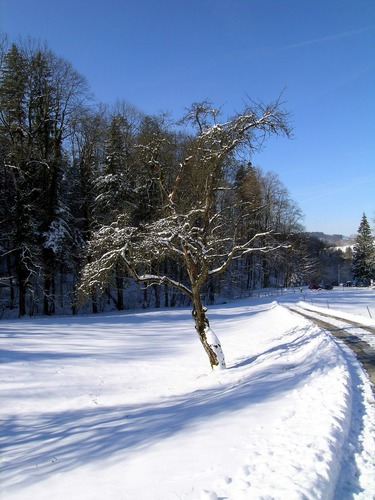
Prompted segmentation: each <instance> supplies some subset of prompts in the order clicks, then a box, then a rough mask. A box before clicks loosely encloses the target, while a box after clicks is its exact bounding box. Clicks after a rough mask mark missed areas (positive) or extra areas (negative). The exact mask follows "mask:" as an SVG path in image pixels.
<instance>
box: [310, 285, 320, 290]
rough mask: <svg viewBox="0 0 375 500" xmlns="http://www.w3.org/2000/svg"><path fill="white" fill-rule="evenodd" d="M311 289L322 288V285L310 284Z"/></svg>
mask: <svg viewBox="0 0 375 500" xmlns="http://www.w3.org/2000/svg"><path fill="white" fill-rule="evenodd" d="M309 289H310V290H321V289H322V287H321V286H320V285H310V286H309Z"/></svg>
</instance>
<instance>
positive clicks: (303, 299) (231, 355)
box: [0, 289, 375, 500]
mask: <svg viewBox="0 0 375 500" xmlns="http://www.w3.org/2000/svg"><path fill="white" fill-rule="evenodd" d="M374 301H375V291H374V290H369V289H363V290H353V291H351V290H340V291H321V292H319V293H316V294H314V293H313V292H310V291H307V290H304V292H303V293H302V294H301V293H299V292H296V293H293V292H292V291H291V292H288V293H287V292H285V294H283V295H282V296H280V297H278V298H277V299H276V298H272V297H270V298H267V297H265V298H252V299H246V300H243V301H238V302H235V303H231V304H226V305H218V306H212V307H210V308H209V310H208V318H209V320H210V326H211V328H212V330H213V331H214V332H215V334H216V335H217V336H218V338H219V339H220V343H221V346H222V348H223V351H224V355H225V359H226V364H227V369H226V370H215V371H212V370H211V369H210V366H209V362H208V359H207V357H206V354H205V353H204V351H203V349H202V347H201V345H200V342H199V340H198V339H197V336H196V334H195V330H194V323H193V320H192V318H191V313H190V311H189V310H188V309H170V310H152V311H147V312H143V311H142V312H126V313H117V314H107V315H97V316H87V317H59V318H57V317H55V318H48V319H46V318H41V319H23V320H12V321H2V322H1V323H0V333H1V343H2V348H3V349H2V369H1V378H2V381H1V415H2V419H3V424H2V429H1V430H2V432H1V444H2V455H1V470H2V472H1V474H2V477H1V483H0V484H1V486H0V493H1V494H0V496H1V498H4V499H6V500H16V499H17V500H25V499H33V500H44V499H48V500H50V499H51V498H53V499H54V500H63V499H64V500H65V499H84V500H96V499H98V500H99V499H100V500H102V499H110V500H112V499H113V500H176V499H189V500H193V499H196V500H202V499H208V500H217V499H220V500H224V499H225V500H226V499H230V500H241V499H282V500H284V499H285V500H293V499H301V500H302V499H337V500H345V499H349V498H359V499H372V498H373V495H374V492H375V404H374V397H373V393H372V391H371V386H370V383H369V380H368V378H367V375H366V374H365V373H364V371H363V369H362V368H361V365H360V364H359V363H358V362H357V361H356V358H355V356H354V355H353V354H352V353H351V351H350V350H349V349H348V348H347V347H345V346H343V344H342V343H341V342H339V341H338V340H335V339H334V338H333V337H332V336H331V335H330V334H329V333H328V332H326V331H324V330H322V329H320V328H318V327H317V326H314V325H313V324H312V323H311V322H309V321H308V320H306V319H304V318H302V317H301V316H299V315H297V314H295V313H292V312H290V311H289V310H288V309H287V308H286V305H288V304H289V303H293V304H298V303H303V304H304V305H305V306H306V307H307V306H309V307H314V308H315V310H318V311H319V310H323V309H324V312H325V313H329V312H330V311H335V312H336V313H337V311H342V312H343V313H345V314H346V315H347V316H349V315H351V317H355V318H356V320H357V321H359V322H360V321H361V318H363V322H364V323H370V324H372V325H375V321H373V320H371V318H370V319H369V317H368V315H367V318H366V314H367V311H368V310H370V311H371V310H375V308H374ZM371 308H372V309H371ZM353 314H355V316H353Z"/></svg>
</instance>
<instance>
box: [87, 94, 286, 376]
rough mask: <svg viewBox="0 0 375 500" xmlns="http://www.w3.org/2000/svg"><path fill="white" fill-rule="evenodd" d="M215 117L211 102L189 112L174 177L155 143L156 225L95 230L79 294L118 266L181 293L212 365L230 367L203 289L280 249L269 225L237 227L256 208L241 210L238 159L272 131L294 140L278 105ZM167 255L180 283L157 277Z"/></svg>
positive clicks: (121, 222) (121, 223)
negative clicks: (249, 259)
mask: <svg viewBox="0 0 375 500" xmlns="http://www.w3.org/2000/svg"><path fill="white" fill-rule="evenodd" d="M218 117H219V113H218V111H217V110H216V109H213V108H212V106H211V105H210V104H209V103H207V102H205V103H202V104H194V105H193V106H192V107H191V109H190V110H189V112H188V113H187V115H186V117H185V120H184V123H189V125H190V126H191V125H192V126H193V127H194V132H193V133H192V134H191V135H190V136H189V137H187V138H186V139H185V141H184V145H183V147H182V148H181V151H180V158H179V159H178V157H177V155H176V158H175V161H176V165H175V167H174V171H175V175H174V176H173V177H171V176H170V175H168V177H166V176H165V175H164V174H165V172H166V171H168V172H169V173H170V165H167V164H163V156H162V155H160V154H159V152H160V151H159V150H158V148H162V146H163V140H158V141H155V140H153V141H152V147H150V148H149V157H148V165H149V168H150V172H152V175H153V179H154V181H155V182H157V184H158V186H159V190H160V195H161V196H162V204H161V207H162V208H161V209H159V211H158V213H157V214H156V215H155V216H154V218H153V219H152V220H151V221H149V222H145V223H143V224H139V225H137V226H136V227H135V226H134V225H131V221H130V218H129V217H128V216H127V215H126V214H124V215H121V216H119V217H118V218H117V219H116V220H115V221H114V222H113V223H112V224H109V225H107V226H105V227H102V228H101V229H100V230H99V231H97V232H96V234H95V235H94V237H93V239H92V241H91V244H90V254H91V263H90V264H88V265H87V266H86V268H85V269H84V272H83V279H82V284H81V290H82V291H87V290H89V289H92V288H93V287H96V286H99V287H101V286H103V283H105V282H106V280H108V279H109V276H110V275H111V272H112V270H113V269H114V267H115V266H116V263H118V262H119V261H120V262H122V263H123V264H125V266H126V268H127V269H128V272H129V273H130V274H131V276H132V277H133V278H134V279H135V280H136V281H137V282H139V283H145V284H158V285H163V284H164V285H165V284H166V285H169V286H172V287H175V288H177V289H179V290H180V291H182V292H183V293H185V294H186V295H188V296H189V298H190V299H191V302H192V305H193V310H192V314H193V318H194V322H195V329H196V331H197V333H198V336H199V339H200V341H201V343H202V345H203V347H204V349H205V351H206V353H207V355H208V358H209V361H210V364H211V367H213V368H214V367H225V360H224V355H223V352H222V349H221V346H220V342H219V340H218V339H217V337H216V335H215V334H214V333H213V331H212V330H211V328H210V326H209V322H208V319H207V315H206V312H207V311H206V308H205V307H204V305H203V303H202V298H201V291H202V287H203V285H204V284H205V283H206V282H207V281H208V280H209V279H210V278H212V277H213V276H215V275H218V274H221V273H223V272H224V271H225V270H227V269H228V267H229V265H230V264H231V262H232V261H233V260H234V259H238V258H241V257H243V256H245V255H248V254H250V253H252V252H270V251H271V250H274V249H275V248H279V247H280V246H281V245H282V244H281V243H280V242H276V241H275V240H274V239H273V237H272V231H271V228H270V227H266V228H264V230H263V231H262V232H261V233H259V232H256V233H255V234H252V235H251V236H249V238H248V239H245V240H244V239H243V231H240V230H239V228H240V226H241V224H242V223H243V217H251V215H252V211H251V210H250V211H249V210H247V211H246V210H245V211H244V210H240V209H239V207H238V204H239V203H240V201H239V200H238V198H236V197H234V196H233V189H234V187H233V186H234V182H233V181H234V179H235V174H236V172H233V169H235V168H238V166H239V163H238V162H237V161H235V159H236V155H238V154H239V153H240V152H242V153H244V152H246V154H247V155H248V157H249V156H251V154H252V153H254V152H255V151H258V150H259V149H260V148H261V147H262V145H263V142H264V140H265V139H267V137H268V136H270V135H272V134H282V135H286V136H289V135H290V128H289V125H288V120H287V118H288V114H287V112H286V111H285V110H283V109H282V108H281V103H280V102H279V100H277V101H275V102H272V103H271V104H269V105H264V104H262V103H250V105H248V106H245V108H244V109H243V111H242V112H241V113H238V114H236V115H235V116H233V117H232V118H230V119H229V120H227V121H225V122H223V123H219V122H218ZM166 140H167V139H166ZM150 145H151V143H150ZM144 152H145V148H144ZM159 206H160V205H159ZM165 258H169V259H173V260H174V261H175V262H176V263H178V265H179V266H181V267H182V268H183V270H184V275H185V278H184V279H183V280H181V281H176V280H175V279H174V278H173V277H172V276H168V275H160V274H155V273H153V272H152V267H151V263H152V262H153V261H155V260H157V259H160V260H163V259H165Z"/></svg>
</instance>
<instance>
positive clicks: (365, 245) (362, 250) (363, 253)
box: [352, 214, 375, 284]
mask: <svg viewBox="0 0 375 500" xmlns="http://www.w3.org/2000/svg"><path fill="white" fill-rule="evenodd" d="M352 269H353V276H354V278H356V279H357V280H361V281H363V282H364V283H366V284H368V283H369V281H370V280H371V279H374V278H375V246H374V238H373V237H372V235H371V229H370V225H369V223H368V220H367V217H366V214H363V216H362V220H361V223H360V225H359V228H358V233H357V236H356V240H355V245H354V249H353V258H352Z"/></svg>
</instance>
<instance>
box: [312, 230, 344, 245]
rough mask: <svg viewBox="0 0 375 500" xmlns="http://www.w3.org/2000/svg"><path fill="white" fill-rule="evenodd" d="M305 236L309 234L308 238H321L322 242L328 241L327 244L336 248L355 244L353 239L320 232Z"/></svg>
mask: <svg viewBox="0 0 375 500" xmlns="http://www.w3.org/2000/svg"><path fill="white" fill-rule="evenodd" d="M305 234H307V235H308V236H313V237H315V238H319V239H320V240H322V241H326V242H327V243H329V244H331V245H335V246H343V245H350V244H351V243H353V242H354V239H353V237H349V236H344V235H342V234H325V233H322V232H319V231H316V232H306V233H305Z"/></svg>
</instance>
